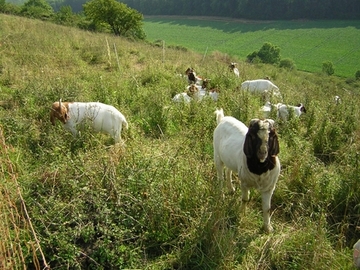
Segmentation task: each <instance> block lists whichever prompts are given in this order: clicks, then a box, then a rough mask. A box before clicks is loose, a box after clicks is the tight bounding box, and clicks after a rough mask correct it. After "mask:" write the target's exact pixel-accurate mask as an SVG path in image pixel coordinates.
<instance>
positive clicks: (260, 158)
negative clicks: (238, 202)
mask: <svg viewBox="0 0 360 270" xmlns="http://www.w3.org/2000/svg"><path fill="white" fill-rule="evenodd" d="M215 113H216V122H217V127H216V128H215V131H214V141H213V144H214V162H215V167H216V170H217V175H218V179H219V181H220V185H221V187H222V182H223V181H224V176H223V169H224V166H225V167H226V170H225V174H226V184H227V186H228V189H229V191H230V192H233V191H234V188H233V186H232V183H231V172H232V171H234V172H236V173H237V174H238V177H239V179H240V181H241V193H242V206H241V209H242V212H243V214H245V209H246V203H247V202H248V201H249V195H250V194H249V193H250V188H256V189H258V190H259V191H260V193H261V198H262V210H263V221H264V225H263V227H264V230H265V231H266V232H270V231H272V226H271V224H270V205H271V197H272V194H273V192H274V190H275V186H276V182H277V180H278V177H279V174H280V160H279V158H278V157H277V155H278V153H279V142H278V137H277V134H276V131H275V129H274V121H273V120H272V119H265V120H259V119H253V120H251V121H250V126H249V128H248V127H247V126H246V125H245V124H244V123H242V122H240V121H239V120H237V119H235V118H234V117H231V116H224V112H223V110H222V109H220V110H216V112H215Z"/></svg>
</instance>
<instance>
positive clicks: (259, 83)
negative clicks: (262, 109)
mask: <svg viewBox="0 0 360 270" xmlns="http://www.w3.org/2000/svg"><path fill="white" fill-rule="evenodd" d="M241 90H245V91H249V92H251V93H258V94H262V95H264V96H265V97H266V98H267V99H269V96H271V95H274V96H276V97H281V94H280V91H279V87H277V86H276V85H275V84H274V83H272V82H271V81H269V80H266V79H258V80H251V81H250V80H247V81H244V82H243V83H242V84H241Z"/></svg>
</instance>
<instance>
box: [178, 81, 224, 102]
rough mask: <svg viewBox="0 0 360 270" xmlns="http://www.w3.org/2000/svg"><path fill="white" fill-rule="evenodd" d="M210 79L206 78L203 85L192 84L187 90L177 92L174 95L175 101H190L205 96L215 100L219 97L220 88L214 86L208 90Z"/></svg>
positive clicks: (198, 99)
mask: <svg viewBox="0 0 360 270" xmlns="http://www.w3.org/2000/svg"><path fill="white" fill-rule="evenodd" d="M209 81H210V79H204V80H203V83H202V85H198V84H194V83H192V84H190V85H189V86H187V87H186V92H183V93H180V94H176V95H175V96H174V97H173V99H172V100H173V101H174V102H177V103H178V102H185V103H190V102H191V100H193V99H194V100H196V101H201V100H202V99H203V98H207V97H211V98H212V99H213V100H214V101H217V100H218V98H219V90H218V89H216V88H214V89H210V90H207V86H208V83H209Z"/></svg>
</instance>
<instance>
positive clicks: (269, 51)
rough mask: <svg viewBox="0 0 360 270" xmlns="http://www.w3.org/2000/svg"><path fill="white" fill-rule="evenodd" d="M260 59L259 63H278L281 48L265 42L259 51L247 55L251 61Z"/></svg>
mask: <svg viewBox="0 0 360 270" xmlns="http://www.w3.org/2000/svg"><path fill="white" fill-rule="evenodd" d="M255 59H258V61H257V62H258V63H265V64H278V63H279V62H280V48H279V47H277V46H274V45H272V44H271V43H269V42H265V43H264V45H262V47H261V48H260V50H259V51H254V52H252V53H250V54H249V55H248V56H247V60H248V61H249V62H253V61H254V60H255Z"/></svg>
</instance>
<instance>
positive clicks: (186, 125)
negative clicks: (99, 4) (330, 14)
mask: <svg viewBox="0 0 360 270" xmlns="http://www.w3.org/2000/svg"><path fill="white" fill-rule="evenodd" d="M324 30H326V29H324ZM114 47H116V52H117V55H116V53H115V50H114ZM0 52H1V53H0V89H1V90H0V130H1V132H0V139H1V140H0V142H1V144H0V165H1V166H0V168H1V171H0V179H1V181H0V207H1V208H0V209H1V218H0V268H5V266H4V262H7V265H6V266H7V268H10V269H25V268H26V269H43V268H44V266H45V262H46V263H47V264H48V265H49V266H50V267H51V268H52V269H283V270H287V269H314V270H322V269H336V270H344V269H346V270H347V269H349V270H351V269H353V265H352V245H353V244H354V243H355V242H356V241H357V240H358V238H360V234H359V231H358V227H359V226H360V224H359V213H360V212H359V204H360V197H359V194H358V190H359V188H360V182H359V177H360V166H359V162H358V160H359V154H358V153H359V152H360V128H359V125H358V117H359V112H360V109H359V106H358V104H359V89H360V82H359V81H355V80H354V79H353V80H349V79H343V78H341V77H338V76H326V75H324V74H322V73H314V74H313V73H308V72H301V71H297V70H293V71H288V70H285V69H279V68H277V67H275V66H271V65H263V64H256V65H255V64H254V65H253V64H249V63H246V62H243V61H242V59H240V58H236V57H235V56H230V55H229V54H226V53H221V52H219V51H217V52H210V51H209V52H208V54H207V56H206V57H205V59H204V58H203V54H202V53H201V54H199V53H196V52H193V51H191V50H185V49H184V48H183V47H181V46H179V47H176V46H174V47H172V48H169V47H165V48H164V50H163V48H162V47H159V46H158V45H157V44H154V43H150V42H134V41H131V40H127V39H123V38H120V37H114V36H111V35H106V34H95V33H91V32H86V31H80V30H78V29H75V28H68V27H62V26H57V25H54V24H50V23H46V22H42V21H37V20H29V19H26V18H21V17H15V16H7V15H4V14H1V15H0ZM117 56H118V58H117ZM117 59H118V61H117ZM230 61H236V62H238V63H239V69H240V71H241V77H240V78H235V77H234V76H233V74H232V73H230V72H229V70H228V65H229V62H230ZM189 65H192V66H193V67H194V68H195V70H196V71H197V72H198V74H199V75H201V76H203V77H207V78H209V79H211V81H210V83H211V85H212V86H216V87H218V88H219V89H220V90H221V93H220V98H219V101H218V102H217V103H214V102H213V101H211V100H208V101H205V102H201V103H197V102H194V103H191V104H188V105H186V104H174V103H173V102H172V100H171V99H172V97H173V96H174V94H176V93H179V92H182V91H184V90H185V88H186V86H187V80H186V79H185V78H184V77H181V76H178V74H183V73H184V71H185V70H186V69H187V68H188V67H189ZM264 76H270V77H271V78H272V81H274V83H275V84H276V85H278V86H279V88H280V91H281V92H282V94H283V96H284V100H283V102H284V103H289V104H297V103H299V102H302V103H304V105H305V106H306V108H307V113H306V114H305V115H302V116H301V117H300V118H299V119H291V120H290V121H288V122H287V123H281V122H278V121H277V122H276V129H277V132H278V134H279V142H280V154H279V158H280V160H281V164H282V171H281V175H280V178H279V182H278V184H277V187H276V190H275V193H274V196H273V198H272V225H273V227H274V229H275V230H274V232H273V233H271V234H268V235H267V234H264V233H263V232H262V231H261V225H262V214H261V197H260V194H259V193H258V192H257V191H256V190H253V191H252V193H251V200H250V202H249V208H248V210H247V213H246V215H245V216H241V215H240V206H241V199H240V196H241V194H240V193H241V192H240V190H239V189H237V190H236V192H235V194H234V195H226V196H223V195H222V191H221V190H219V183H218V182H217V179H216V173H215V169H214V164H213V147H212V135H213V130H214V128H215V122H216V120H215V117H214V111H215V108H217V107H218V108H219V107H222V108H223V109H224V111H225V114H226V115H232V116H235V117H236V118H238V119H239V120H241V121H243V122H244V123H249V121H250V120H251V119H252V118H256V117H261V116H262V114H261V112H260V111H259V108H260V107H261V106H262V105H263V100H262V99H261V97H258V96H252V95H250V94H248V93H244V92H241V91H239V85H240V83H241V82H242V81H243V80H244V79H246V78H259V77H264ZM334 95H339V96H340V97H341V99H342V103H341V104H339V105H337V106H336V105H335V104H334V101H333V97H334ZM59 98H62V100H63V101H100V102H104V103H108V104H111V105H113V106H115V107H116V108H118V109H119V110H120V111H121V112H122V113H123V114H124V115H125V117H126V118H127V120H128V122H129V129H128V130H127V131H124V132H123V134H122V138H123V139H124V143H123V144H121V145H113V141H112V139H111V138H109V137H108V136H106V135H101V134H93V133H92V132H90V131H88V130H85V131H83V132H82V134H81V136H79V137H77V138H73V137H72V135H71V134H70V133H69V132H67V131H66V130H64V129H63V128H62V126H61V125H60V123H57V124H56V125H55V126H52V125H51V123H50V121H49V112H50V106H51V104H52V103H53V102H54V101H57V100H59ZM272 102H277V100H272ZM272 117H276V115H274V114H272ZM20 194H21V195H22V197H20ZM21 198H23V200H22V199H21ZM24 205H25V206H26V209H27V211H28V214H29V217H30V219H29V218H27V217H26V214H25V212H24ZM30 225H32V226H33V228H34V232H35V235H34V233H33V231H32V230H31V227H30ZM35 236H36V237H35ZM36 239H37V240H38V242H37V241H36Z"/></svg>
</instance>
